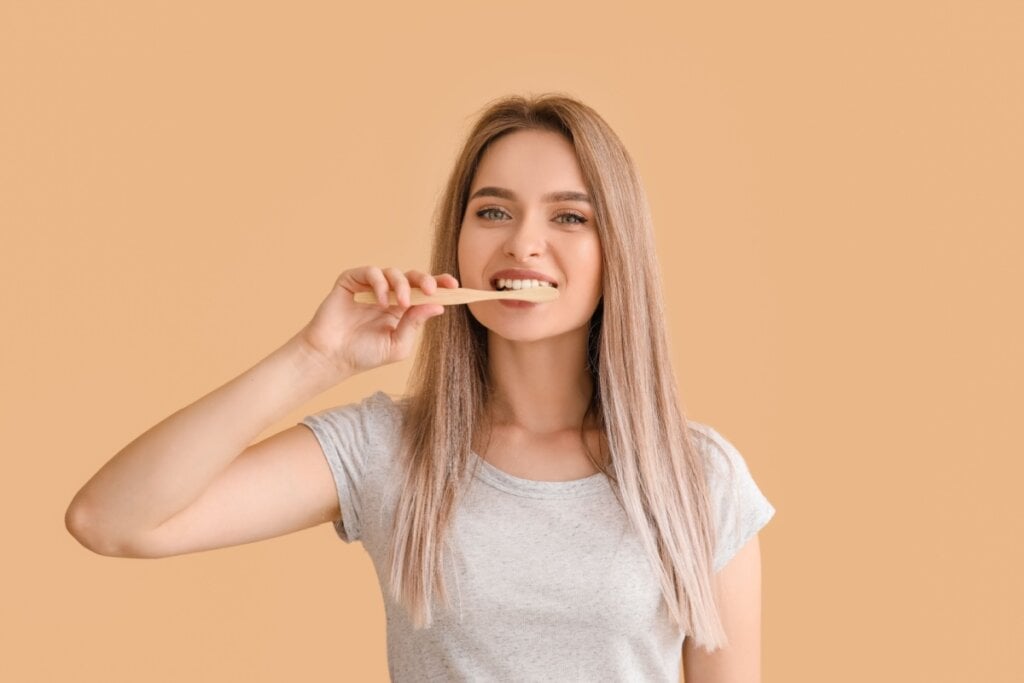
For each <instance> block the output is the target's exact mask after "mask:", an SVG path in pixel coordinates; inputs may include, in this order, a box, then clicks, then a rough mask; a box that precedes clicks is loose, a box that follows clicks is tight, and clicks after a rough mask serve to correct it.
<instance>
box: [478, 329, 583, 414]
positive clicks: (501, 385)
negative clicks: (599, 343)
mask: <svg viewBox="0 0 1024 683" xmlns="http://www.w3.org/2000/svg"><path fill="white" fill-rule="evenodd" d="M587 341H588V333H587V330H586V328H582V329H579V330H573V331H572V332H569V333H566V334H562V335H559V336H558V337H552V338H549V339H543V340H540V341H534V342H521V341H510V340H508V339H504V338H502V337H499V336H497V335H495V334H493V333H490V334H489V338H488V372H489V373H490V381H491V386H492V387H493V391H492V395H491V400H490V404H489V406H488V409H489V410H488V412H489V415H490V419H491V420H492V424H493V425H494V426H495V427H499V428H500V427H516V428H519V429H522V430H524V431H527V432H530V433H533V434H553V433H557V432H562V431H566V430H573V431H579V429H580V426H581V425H582V424H583V420H584V417H585V416H586V413H587V408H588V407H589V405H590V401H591V396H592V395H593V390H594V384H593V380H592V378H591V376H590V372H589V371H588V369H587Z"/></svg>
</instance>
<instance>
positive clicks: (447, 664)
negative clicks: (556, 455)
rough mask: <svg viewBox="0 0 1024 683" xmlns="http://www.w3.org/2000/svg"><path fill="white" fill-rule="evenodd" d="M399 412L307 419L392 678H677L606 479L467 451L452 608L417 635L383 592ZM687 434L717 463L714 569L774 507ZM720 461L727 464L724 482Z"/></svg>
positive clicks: (377, 403)
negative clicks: (560, 474) (368, 571)
mask: <svg viewBox="0 0 1024 683" xmlns="http://www.w3.org/2000/svg"><path fill="white" fill-rule="evenodd" d="M402 405H403V404H402V403H400V402H398V401H394V400H392V399H391V398H390V397H389V396H388V395H387V394H385V393H383V392H380V391H378V392H376V393H375V394H373V395H371V396H368V397H366V398H365V399H363V400H362V401H360V402H358V403H352V404H349V405H344V406H338V407H334V408H330V409H327V410H323V411H321V412H319V413H316V414H313V415H308V416H306V417H305V418H303V420H302V422H301V424H304V425H306V426H307V427H309V428H310V429H312V430H313V432H314V434H315V435H316V437H317V439H318V440H319V442H320V446H321V448H322V449H323V451H324V455H325V456H326V458H327V462H328V464H329V465H330V468H331V472H332V474H333V476H334V481H335V484H336V485H337V490H338V502H339V504H340V506H341V512H342V520H341V523H340V524H339V523H335V525H334V527H335V533H336V534H337V535H338V536H339V537H340V538H341V539H342V540H343V541H345V542H346V543H352V542H354V541H357V540H358V541H361V542H362V544H363V546H364V547H365V548H366V550H367V552H368V553H369V554H370V557H371V559H372V560H373V564H374V567H375V568H376V571H377V577H378V580H379V581H380V585H381V587H382V593H383V596H384V603H385V611H386V616H387V651H388V669H389V671H390V674H391V679H392V680H393V681H395V682H396V683H404V682H406V681H512V680H515V681H671V682H672V683H675V681H678V680H679V669H680V664H681V661H682V645H683V634H682V633H680V632H678V631H677V630H675V629H674V628H673V624H672V622H671V619H670V618H669V615H668V610H667V608H666V607H665V606H664V603H663V599H662V595H661V587H660V585H659V584H658V581H657V579H656V577H655V574H654V572H653V570H652V569H651V568H650V565H649V564H648V560H647V558H646V556H645V555H644V553H643V550H642V547H641V545H640V542H639V538H638V537H637V536H636V535H635V534H634V533H633V532H632V531H631V529H630V528H629V523H628V520H627V518H626V515H625V513H624V512H623V511H622V509H621V508H620V507H619V504H618V502H617V501H616V499H615V497H614V495H613V493H612V489H611V486H610V483H609V481H608V480H607V478H606V477H605V475H604V474H602V473H597V474H594V475H592V476H589V477H586V478H584V479H577V480H575V481H533V480H528V479H522V478H519V477H515V476H512V475H510V474H507V473H506V472H504V471H502V470H500V469H498V468H496V467H494V466H493V465H491V464H490V463H488V462H487V461H485V460H483V459H480V458H479V456H477V455H475V454H474V457H475V458H477V460H478V461H479V463H480V467H479V469H478V470H477V475H476V478H475V479H474V480H473V482H472V485H471V486H470V488H469V489H468V491H467V493H466V498H465V499H464V501H463V503H462V505H461V506H460V508H459V509H458V510H457V512H456V514H455V516H454V518H453V526H452V528H451V532H452V536H451V540H452V548H453V555H452V556H450V557H449V559H448V560H446V562H445V578H446V581H447V586H448V589H449V592H450V593H451V594H452V598H453V600H452V609H451V610H450V611H445V610H444V608H443V606H442V605H440V603H439V601H437V600H436V598H435V608H434V620H435V621H434V623H433V625H432V626H431V627H430V628H428V629H420V630H414V629H413V628H412V625H411V623H410V622H409V620H408V617H407V615H406V613H405V610H404V609H402V608H401V607H400V606H399V605H397V604H395V603H393V601H392V600H391V598H390V596H389V595H388V593H387V591H386V590H383V587H384V586H385V585H386V582H385V577H386V574H385V572H386V567H385V566H384V558H385V556H386V550H387V542H388V539H387V535H388V533H389V531H390V528H391V519H392V515H393V510H394V506H395V501H396V499H397V494H398V491H397V486H398V484H399V482H400V477H399V475H398V473H399V471H400V465H399V462H398V457H397V456H398V452H399V438H400V425H401V421H402V410H401V406H402ZM690 425H691V426H692V427H691V428H692V429H693V430H694V432H695V433H696V434H697V435H698V438H697V440H698V444H701V445H702V446H701V447H702V448H706V449H709V453H710V454H711V456H712V458H711V461H712V464H713V465H714V467H712V469H711V472H712V474H711V475H710V479H709V481H710V484H711V495H712V500H713V501H714V502H715V505H716V516H717V519H718V525H719V533H718V537H717V539H716V549H715V555H714V568H715V571H718V570H719V569H721V568H722V567H723V566H724V565H725V564H726V563H727V562H728V560H729V559H731V558H732V557H733V556H734V555H735V554H736V552H737V551H738V550H739V549H740V547H741V546H742V545H743V544H744V543H745V542H746V541H747V540H748V539H749V538H750V537H751V536H753V535H754V534H755V533H756V532H757V531H758V530H759V529H761V527H763V526H764V525H765V524H766V523H767V522H768V520H770V519H771V518H772V516H773V515H774V514H775V508H774V507H773V506H772V505H771V503H769V502H768V500H767V499H766V498H765V496H764V495H763V494H762V493H761V491H760V490H759V489H758V487H757V484H755V483H754V480H753V478H752V477H751V475H750V471H749V470H748V468H747V465H746V463H745V462H744V460H743V458H742V456H741V455H740V454H739V452H738V451H737V450H736V449H735V448H734V447H733V446H732V444H730V443H729V442H728V441H726V440H725V439H724V438H723V437H722V436H721V435H720V434H719V433H718V432H716V431H715V430H714V429H712V428H711V427H708V426H706V425H703V424H700V423H697V422H694V421H692V420H691V421H690ZM726 459H728V460H729V461H731V462H732V464H733V466H734V468H735V473H736V478H735V479H733V480H731V481H729V480H728V478H727V477H726V476H725V475H727V474H728V470H727V469H726V465H725V462H726ZM453 563H454V568H453V566H452V564H453Z"/></svg>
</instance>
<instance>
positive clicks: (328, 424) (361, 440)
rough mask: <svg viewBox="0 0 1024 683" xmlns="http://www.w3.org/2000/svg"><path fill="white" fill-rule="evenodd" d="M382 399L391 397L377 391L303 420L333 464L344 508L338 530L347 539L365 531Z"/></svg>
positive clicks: (338, 522)
mask: <svg viewBox="0 0 1024 683" xmlns="http://www.w3.org/2000/svg"><path fill="white" fill-rule="evenodd" d="M382 401H390V399H389V398H388V397H387V395H386V394H384V393H383V392H377V393H375V394H373V395H371V396H368V397H366V398H364V399H363V400H362V401H359V402H358V403H350V404H347V405H343V406H336V407H334V408H328V409H327V410H322V411H320V412H318V413H314V414H313V415H307V416H306V417H304V418H303V419H302V421H301V422H300V423H299V424H303V425H306V426H307V427H309V428H310V429H311V430H313V434H315V435H316V438H317V441H319V442H320V448H321V449H322V450H323V452H324V457H326V458H327V464H328V465H329V466H330V468H331V475H332V476H333V477H334V486H335V489H336V490H337V493H338V505H339V507H340V509H341V520H340V521H338V520H335V522H334V530H335V532H336V533H337V535H338V537H339V538H341V540H343V541H345V542H346V543H352V542H354V541H358V540H359V539H360V537H361V535H362V524H361V520H362V515H363V510H364V505H363V503H364V501H365V500H366V494H367V492H366V490H365V485H366V483H367V479H368V467H369V465H370V464H371V463H372V461H373V457H374V455H375V452H376V451H377V450H379V447H380V421H381V419H382V415H381V411H382V410H383V409H384V406H383V405H382Z"/></svg>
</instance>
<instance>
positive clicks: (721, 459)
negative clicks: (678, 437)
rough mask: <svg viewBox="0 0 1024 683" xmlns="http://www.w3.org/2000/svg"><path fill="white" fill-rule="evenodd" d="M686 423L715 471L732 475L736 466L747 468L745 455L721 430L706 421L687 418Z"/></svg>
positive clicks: (701, 451)
mask: <svg viewBox="0 0 1024 683" xmlns="http://www.w3.org/2000/svg"><path fill="white" fill-rule="evenodd" d="M686 423H687V427H688V430H689V433H690V435H691V436H692V438H693V440H694V443H695V445H696V446H697V449H698V450H699V451H700V453H701V455H703V457H704V461H705V463H707V464H708V465H709V466H710V467H711V468H712V471H713V473H715V474H723V473H724V474H729V475H730V476H731V475H732V474H733V473H734V470H735V469H736V468H740V469H741V470H746V469H747V466H746V461H745V460H744V458H743V455H742V454H740V452H739V450H738V449H737V448H736V446H735V445H734V444H733V443H732V442H731V441H730V440H729V439H727V438H726V437H725V436H723V435H722V433H721V432H719V431H718V430H717V429H715V428H714V427H712V426H711V425H709V424H707V423H705V422H698V421H696V420H687V421H686Z"/></svg>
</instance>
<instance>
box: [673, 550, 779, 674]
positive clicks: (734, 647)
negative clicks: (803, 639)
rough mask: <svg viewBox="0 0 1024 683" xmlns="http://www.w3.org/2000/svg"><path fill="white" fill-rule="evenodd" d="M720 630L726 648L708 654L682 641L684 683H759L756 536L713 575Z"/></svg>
mask: <svg viewBox="0 0 1024 683" xmlns="http://www.w3.org/2000/svg"><path fill="white" fill-rule="evenodd" d="M716 577H717V579H718V585H717V590H718V591H719V603H720V606H721V617H722V626H723V627H724V628H725V633H726V636H727V637H728V639H729V644H728V645H726V646H725V647H723V648H721V649H719V650H716V651H715V652H712V653H708V652H707V651H705V650H704V649H702V648H699V647H697V646H696V644H695V643H694V642H693V639H692V638H689V637H688V638H686V640H685V641H683V677H684V678H685V680H686V683H760V681H761V548H760V545H759V544H758V540H757V534H755V535H754V536H753V537H752V538H751V539H750V540H749V541H747V543H746V544H745V545H744V546H743V547H742V548H740V550H739V551H738V552H737V553H736V555H735V556H734V557H733V558H732V559H731V560H730V561H729V563H728V564H727V565H725V566H724V567H722V569H721V571H719V572H718V574H716Z"/></svg>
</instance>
